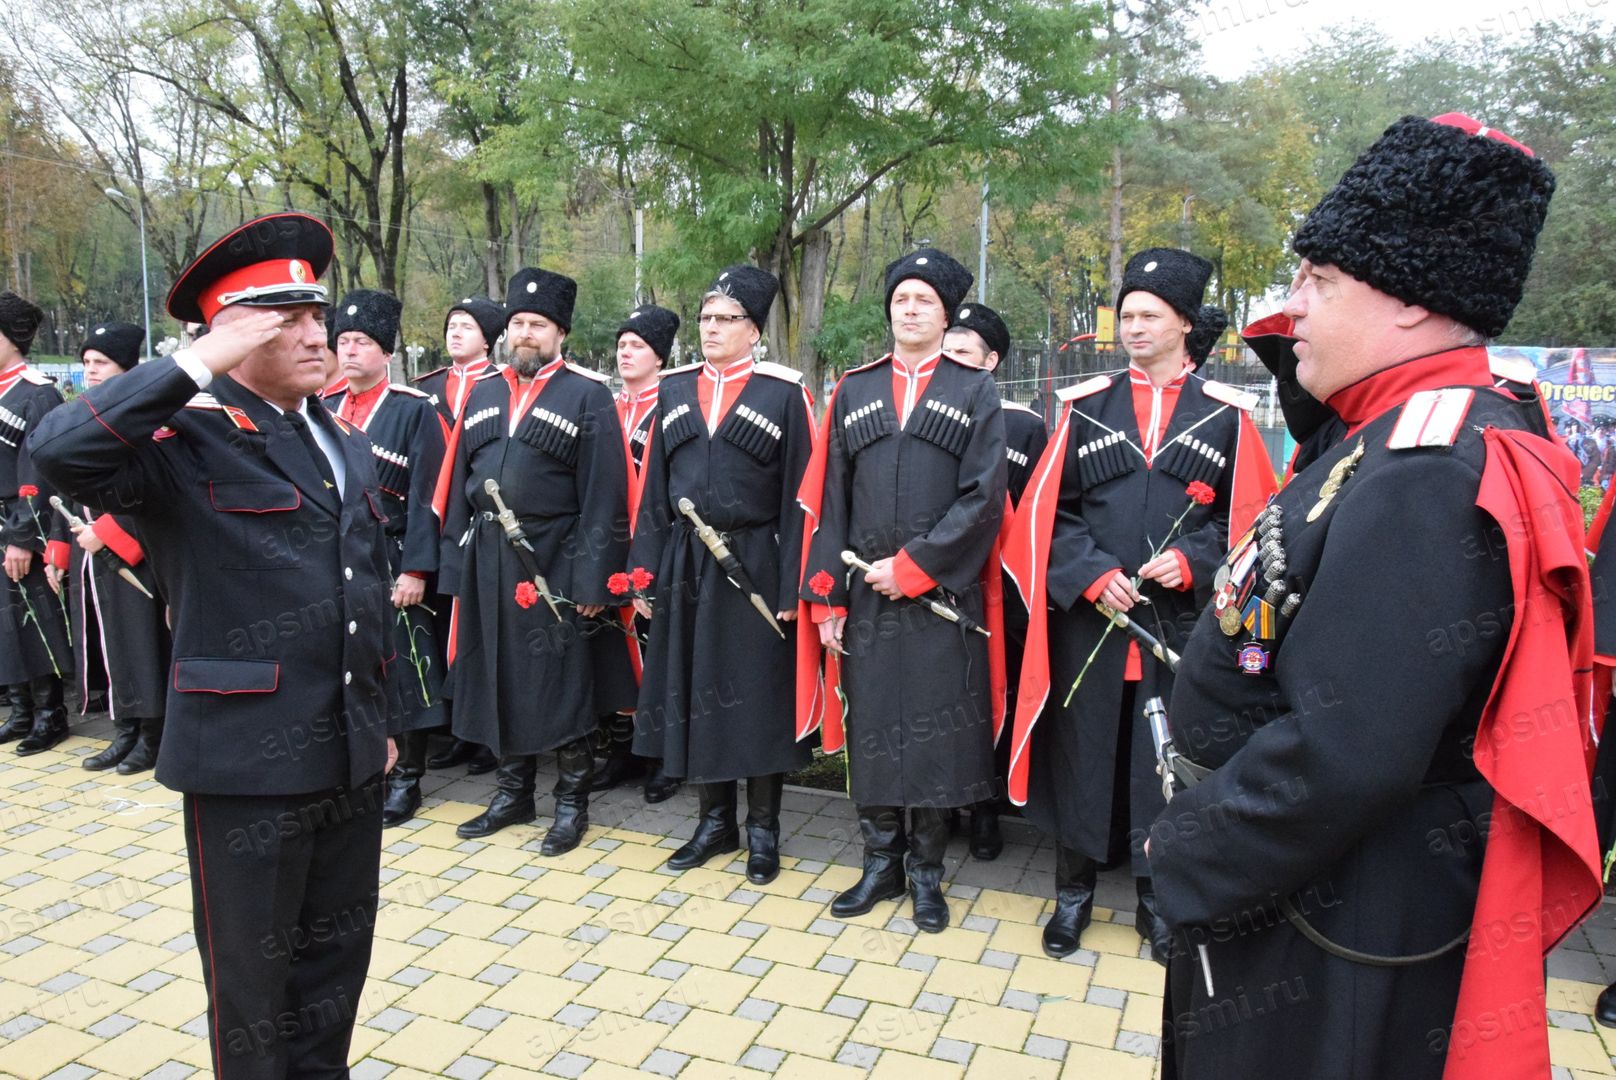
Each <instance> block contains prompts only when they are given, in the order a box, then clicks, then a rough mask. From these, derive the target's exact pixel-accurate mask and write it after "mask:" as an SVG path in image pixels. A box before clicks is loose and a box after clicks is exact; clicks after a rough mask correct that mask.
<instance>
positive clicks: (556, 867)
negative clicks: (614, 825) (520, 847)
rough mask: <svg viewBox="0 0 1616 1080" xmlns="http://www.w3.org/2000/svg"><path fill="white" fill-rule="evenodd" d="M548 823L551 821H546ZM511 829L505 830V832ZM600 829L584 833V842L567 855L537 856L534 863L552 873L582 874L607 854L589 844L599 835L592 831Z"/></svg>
mask: <svg viewBox="0 0 1616 1080" xmlns="http://www.w3.org/2000/svg"><path fill="white" fill-rule="evenodd" d="M546 824H549V823H548V822H546ZM510 831H511V830H510V829H506V830H504V832H510ZM598 831H599V830H596V829H590V830H589V832H587V833H585V834H584V842H583V843H582V844H580V845H579V846H578V847H575V848H573V849H572V850H571V851H569V852H567V853H566V854H565V855H539V856H535V858H534V860H533V865H534V866H542V867H543V868H544V869H546V870H548V871H550V874H557V873H565V874H582V873H583V872H584V871H585V870H588V869H589V868H590V867H591V866H594V865H595V864H596V863H598V862H600V857H601V856H602V855H604V854H605V852H603V851H601V850H600V849H599V848H592V847H589V846H588V845H589V843H590V841H592V840H596V839H598V837H596V836H593V835H591V834H592V833H595V832H598ZM496 835H498V834H496ZM543 838H544V837H543V835H542V834H541V835H539V836H537V837H530V838H529V839H540V840H542V839H543ZM548 876H549V874H546V875H545V877H548ZM535 880H537V881H543V880H544V878H536V879H535ZM588 880H590V881H595V880H598V879H596V878H589V879H588Z"/></svg>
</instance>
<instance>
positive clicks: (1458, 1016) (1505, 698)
mask: <svg viewBox="0 0 1616 1080" xmlns="http://www.w3.org/2000/svg"><path fill="white" fill-rule="evenodd" d="M1484 438H1485V439H1486V442H1487V463H1486V467H1485V468H1484V470H1483V472H1482V477H1481V488H1480V490H1479V492H1478V493H1477V495H1476V505H1477V506H1478V507H1480V508H1481V509H1482V510H1484V511H1486V513H1488V514H1489V515H1490V516H1491V517H1492V518H1493V519H1494V520H1495V521H1497V522H1498V523H1499V525H1501V526H1502V527H1503V530H1504V535H1505V538H1506V542H1507V547H1508V553H1509V569H1510V581H1511V585H1512V588H1513V591H1514V599H1515V618H1514V620H1513V622H1512V624H1511V627H1510V638H1509V642H1508V643H1507V644H1506V645H1505V648H1504V657H1503V661H1502V663H1501V664H1500V667H1499V669H1498V679H1497V681H1496V682H1495V683H1494V684H1493V690H1492V696H1491V697H1490V698H1489V700H1488V702H1487V706H1486V709H1485V710H1484V711H1483V712H1482V717H1481V723H1480V725H1479V727H1478V728H1477V731H1476V747H1475V761H1476V767H1477V768H1478V769H1479V770H1480V771H1481V774H1482V775H1483V776H1484V777H1486V778H1487V781H1488V783H1490V784H1491V785H1492V786H1493V790H1494V799H1493V817H1492V824H1491V827H1490V828H1489V830H1488V837H1487V851H1486V855H1485V856H1484V858H1483V860H1482V868H1481V888H1480V891H1479V893H1478V895H1477V897H1476V913H1475V916H1474V919H1473V920H1472V922H1471V929H1470V944H1469V946H1468V948H1467V950H1466V956H1465V960H1466V963H1465V968H1464V975H1463V978H1462V980H1461V982H1460V985H1459V1003H1458V1008H1457V1010H1456V1011H1455V1013H1454V1021H1453V1032H1452V1037H1451V1039H1450V1041H1449V1051H1448V1060H1447V1065H1446V1068H1445V1069H1444V1071H1443V1074H1442V1075H1443V1080H1541V1078H1542V1077H1546V1076H1548V1074H1549V1038H1548V1017H1547V1015H1546V1013H1545V1000H1544V982H1543V958H1544V956H1546V955H1547V954H1548V952H1549V950H1551V949H1553V948H1554V947H1555V945H1557V944H1558V943H1559V941H1560V940H1561V938H1563V937H1564V936H1565V935H1566V934H1567V933H1569V932H1570V931H1571V930H1572V929H1573V928H1574V927H1575V926H1576V925H1577V924H1578V923H1579V922H1581V921H1582V919H1583V918H1584V917H1585V916H1586V915H1587V914H1588V912H1590V911H1591V910H1593V908H1594V906H1595V905H1597V904H1598V903H1599V901H1600V898H1601V896H1602V895H1603V892H1604V886H1603V881H1602V877H1601V874H1600V865H1599V863H1600V859H1599V844H1598V840H1597V838H1596V830H1595V826H1594V815H1593V809H1592V805H1591V802H1590V791H1589V774H1590V771H1591V769H1592V767H1593V753H1594V737H1593V736H1594V732H1593V731H1592V730H1591V727H1590V723H1589V717H1590V706H1591V700H1590V699H1591V693H1592V679H1591V668H1592V666H1593V618H1592V612H1593V597H1592V591H1591V589H1590V587H1589V583H1588V564H1587V561H1586V559H1585V558H1584V556H1583V552H1582V546H1583V543H1582V541H1583V537H1582V530H1581V525H1582V507H1581V505H1580V504H1579V503H1578V501H1577V498H1576V496H1575V494H1574V492H1575V491H1576V490H1577V475H1578V471H1579V466H1578V463H1577V461H1576V458H1575V457H1573V456H1572V455H1571V453H1570V452H1569V451H1567V450H1565V448H1564V447H1563V446H1559V445H1556V444H1554V443H1551V442H1550V441H1548V440H1545V439H1542V438H1539V437H1537V436H1535V435H1529V434H1527V433H1525V432H1519V431H1500V430H1498V429H1496V428H1489V429H1488V430H1487V432H1486V433H1485V435H1484ZM1568 692H1569V693H1570V700H1567V697H1566V695H1567V693H1568ZM1522 717H1532V718H1538V717H1550V718H1560V717H1565V718H1566V722H1563V723H1559V722H1554V721H1553V720H1552V719H1551V721H1550V722H1547V723H1540V722H1533V723H1530V724H1522V723H1521V722H1520V720H1521V718H1522Z"/></svg>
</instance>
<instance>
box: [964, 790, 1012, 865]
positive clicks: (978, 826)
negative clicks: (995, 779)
mask: <svg viewBox="0 0 1616 1080" xmlns="http://www.w3.org/2000/svg"><path fill="white" fill-rule="evenodd" d="M1002 851H1004V836H1003V835H1002V834H1000V832H999V804H998V803H997V802H994V801H992V800H989V801H986V802H979V803H977V804H976V805H975V806H973V807H971V858H973V859H981V860H982V861H983V862H992V861H993V860H994V859H997V858H998V857H999V854H1000V853H1001V852H1002Z"/></svg>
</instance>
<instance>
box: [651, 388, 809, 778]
mask: <svg viewBox="0 0 1616 1080" xmlns="http://www.w3.org/2000/svg"><path fill="white" fill-rule="evenodd" d="M700 371H701V365H699V364H697V365H694V366H691V367H687V368H682V369H679V370H677V371H672V372H669V373H668V374H667V375H666V376H665V377H664V378H663V380H662V390H661V394H660V396H659V398H658V402H657V408H656V409H655V410H654V411H653V412H652V414H651V416H652V418H653V421H654V424H653V430H654V432H655V434H654V435H653V437H652V438H651V440H650V448H649V451H648V455H647V459H646V462H645V466H644V468H645V490H644V494H643V495H642V497H641V502H640V517H639V523H638V525H637V526H636V528H635V531H634V543H633V545H632V546H631V547H630V549H629V563H630V565H631V566H644V567H646V568H650V569H653V570H654V571H655V573H656V575H657V576H656V581H655V582H654V584H653V591H654V593H655V594H656V605H655V611H656V617H655V618H654V619H652V620H651V638H650V643H649V646H648V648H647V650H646V656H645V677H644V683H643V686H642V688H641V692H640V704H639V710H638V712H637V714H636V718H635V738H634V749H635V752H636V753H639V754H643V755H646V756H649V757H656V758H661V759H662V760H663V768H664V770H665V771H666V772H667V773H668V775H670V776H682V777H686V778H688V779H690V780H692V781H695V782H698V783H712V782H716V781H723V780H738V779H744V778H746V777H751V776H767V775H770V774H773V773H783V772H790V771H792V770H794V769H800V768H802V767H803V766H804V765H806V764H808V760H809V757H810V754H809V750H808V746H807V744H806V743H799V742H797V741H796V733H795V725H794V723H793V713H792V710H793V700H794V693H795V682H794V679H793V673H794V670H795V669H794V663H795V655H796V652H795V650H796V635H797V632H798V628H797V624H796V623H795V622H785V623H781V624H780V625H781V627H782V628H783V629H784V630H785V634H786V636H785V639H784V640H781V638H780V637H779V635H777V634H776V633H775V632H774V631H773V630H771V629H770V628H769V625H768V623H767V622H766V621H765V620H764V618H763V616H762V615H761V614H759V613H758V611H757V609H756V608H754V607H753V606H752V604H751V603H750V601H748V599H747V597H746V596H745V595H744V594H743V593H742V592H741V591H740V590H739V589H737V588H736V587H735V586H734V585H733V584H731V583H730V581H729V580H728V579H727V578H726V576H725V574H724V570H723V568H722V567H721V566H720V565H719V563H718V561H717V560H716V559H714V558H713V556H712V553H711V552H710V551H709V550H708V549H707V546H706V545H705V544H703V543H702V541H701V539H700V538H699V537H698V536H697V535H696V531H695V528H694V527H693V526H692V525H691V523H690V520H689V519H688V518H686V517H685V516H684V515H683V514H682V513H680V512H679V508H678V504H679V500H680V499H689V500H690V501H691V502H692V503H694V504H695V508H696V513H697V514H698V515H700V517H701V519H702V520H703V521H705V522H706V523H707V524H708V525H711V526H712V527H713V528H714V529H716V530H718V532H720V533H722V534H723V536H724V537H725V540H726V542H727V543H728V545H729V549H730V551H731V552H732V553H733V554H734V555H735V556H736V558H737V559H739V560H740V563H741V566H742V567H744V568H745V570H746V573H747V575H748V576H749V577H750V578H751V580H752V583H753V584H754V585H755V586H756V587H757V589H758V590H759V593H760V595H761V596H762V598H763V602H764V603H765V604H766V605H768V608H769V612H770V613H771V614H775V613H778V612H781V611H791V612H794V611H796V610H797V577H798V572H799V568H800V567H801V565H802V510H801V507H800V506H799V505H798V503H797V489H798V487H799V486H800V485H801V483H802V474H803V471H804V470H805V469H806V468H807V466H808V458H809V456H810V455H811V454H812V452H813V439H814V436H813V413H812V405H811V403H810V402H809V400H808V394H807V392H806V391H805V390H804V389H803V387H802V375H801V373H800V372H797V371H794V370H792V369H790V368H783V367H781V366H779V365H778V364H758V365H756V366H755V367H754V368H753V370H752V374H751V376H750V377H749V378H748V379H747V381H746V385H745V386H744V387H742V389H741V392H740V395H739V397H737V398H736V399H735V400H734V402H733V404H731V405H730V408H729V411H728V413H727V415H726V416H725V417H724V418H723V419H722V420H721V421H719V424H718V428H717V430H716V431H714V432H711V433H709V432H708V430H707V424H706V422H705V420H704V419H703V417H702V413H701V403H700V401H699V399H698V397H697V381H698V379H699V378H700ZM808 630H809V632H812V631H813V627H809V628H808Z"/></svg>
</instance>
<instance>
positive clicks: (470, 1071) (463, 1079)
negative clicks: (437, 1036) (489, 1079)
mask: <svg viewBox="0 0 1616 1080" xmlns="http://www.w3.org/2000/svg"><path fill="white" fill-rule="evenodd" d="M493 1067H494V1063H493V1062H492V1061H489V1060H487V1059H486V1058H480V1057H472V1056H471V1055H469V1054H462V1055H461V1056H459V1057H458V1058H455V1060H454V1063H453V1064H451V1065H450V1066H449V1067H448V1068H447V1069H444V1070H443V1075H445V1076H448V1077H451V1078H452V1080H480V1078H481V1077H482V1075H483V1074H484V1073H486V1072H488V1070H490V1069H492V1068H493Z"/></svg>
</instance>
